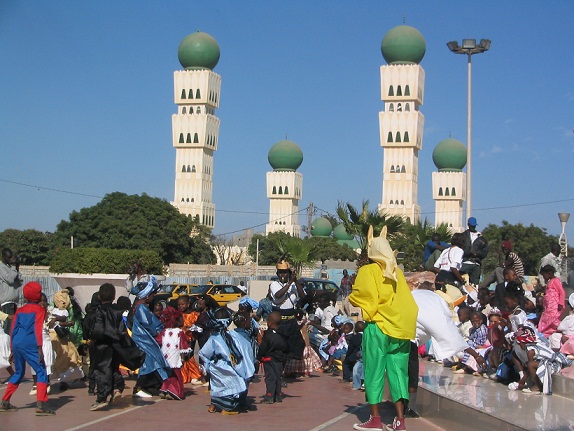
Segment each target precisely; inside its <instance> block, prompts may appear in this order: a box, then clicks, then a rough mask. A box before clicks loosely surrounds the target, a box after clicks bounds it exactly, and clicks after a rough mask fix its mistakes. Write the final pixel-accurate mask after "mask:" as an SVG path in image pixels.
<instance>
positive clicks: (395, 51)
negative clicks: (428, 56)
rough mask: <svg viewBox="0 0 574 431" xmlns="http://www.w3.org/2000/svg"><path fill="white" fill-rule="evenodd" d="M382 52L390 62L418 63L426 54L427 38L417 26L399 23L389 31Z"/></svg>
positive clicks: (383, 42) (382, 44)
mask: <svg viewBox="0 0 574 431" xmlns="http://www.w3.org/2000/svg"><path fill="white" fill-rule="evenodd" d="M381 52H382V53H383V57H384V58H385V61H386V62H387V63H388V64H418V63H420V62H421V60H422V59H423V57H424V56H425V52H426V42H425V38H424V37H423V35H422V34H421V32H420V31H418V30H417V29H416V28H414V27H410V26H408V25H399V26H397V27H395V28H392V29H391V30H389V31H388V32H387V34H386V35H385V37H384V38H383V41H382V42H381Z"/></svg>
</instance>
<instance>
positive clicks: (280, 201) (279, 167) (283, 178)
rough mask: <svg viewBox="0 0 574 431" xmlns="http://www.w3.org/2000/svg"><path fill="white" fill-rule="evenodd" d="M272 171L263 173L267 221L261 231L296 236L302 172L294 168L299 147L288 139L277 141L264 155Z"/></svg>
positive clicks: (300, 158)
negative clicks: (265, 174)
mask: <svg viewBox="0 0 574 431" xmlns="http://www.w3.org/2000/svg"><path fill="white" fill-rule="evenodd" d="M267 159H268V160H269V164H270V165H271V167H272V168H273V172H267V197H268V198H269V223H268V224H267V226H266V227H265V234H266V235H268V234H269V233H271V232H278V231H282V232H285V233H288V234H290V235H291V236H296V237H300V236H301V227H300V226H299V221H298V220H299V218H298V212H299V201H300V200H301V197H302V196H303V175H302V174H300V173H299V172H296V170H297V169H298V168H299V166H301V163H303V152H302V151H301V148H299V146H298V145H297V144H296V143H295V142H292V141H288V140H284V141H279V142H277V143H276V144H275V145H273V146H272V147H271V149H270V150H269V154H268V155H267Z"/></svg>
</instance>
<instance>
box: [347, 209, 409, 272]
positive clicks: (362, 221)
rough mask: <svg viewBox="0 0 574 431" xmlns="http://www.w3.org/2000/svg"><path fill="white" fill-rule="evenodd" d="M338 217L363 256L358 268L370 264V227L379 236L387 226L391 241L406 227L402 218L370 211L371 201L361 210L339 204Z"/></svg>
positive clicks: (360, 258) (360, 257)
mask: <svg viewBox="0 0 574 431" xmlns="http://www.w3.org/2000/svg"><path fill="white" fill-rule="evenodd" d="M337 216H338V217H339V219H340V220H341V223H343V225H344V226H345V230H346V231H347V232H348V233H349V234H351V235H353V236H354V237H355V238H356V239H357V242H358V243H359V247H360V248H361V255H360V256H359V262H358V266H359V267H360V266H362V265H364V264H365V263H367V262H368V258H367V234H368V232H369V226H373V230H374V235H375V236H376V235H379V234H380V232H381V229H382V228H383V227H384V226H387V238H389V240H391V239H392V238H393V237H394V236H395V235H396V234H397V233H398V232H400V230H401V228H402V227H403V225H404V223H405V222H404V220H403V218H402V217H400V216H392V215H388V214H385V213H380V212H379V211H378V210H369V201H368V200H366V201H363V202H362V204H361V208H360V209H358V208H355V207H354V206H353V205H351V204H350V203H348V202H347V203H343V202H339V203H338V206H337Z"/></svg>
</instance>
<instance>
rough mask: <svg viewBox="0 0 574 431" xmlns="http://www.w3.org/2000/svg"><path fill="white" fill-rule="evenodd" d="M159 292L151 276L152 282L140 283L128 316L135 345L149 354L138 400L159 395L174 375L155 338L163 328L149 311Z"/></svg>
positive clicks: (141, 371)
mask: <svg viewBox="0 0 574 431" xmlns="http://www.w3.org/2000/svg"><path fill="white" fill-rule="evenodd" d="M158 290H159V285H158V284H157V279H156V277H155V276H154V275H152V276H150V279H149V281H147V282H145V281H142V282H139V283H137V284H136V285H135V286H134V287H133V288H132V290H131V291H130V293H131V294H132V295H135V296H136V297H137V299H136V301H135V303H134V306H133V309H132V311H131V312H130V315H129V316H128V326H129V328H130V329H131V331H132V338H133V340H134V341H135V343H136V345H137V346H138V347H139V349H140V350H142V351H144V352H145V354H146V355H145V361H144V363H143V365H142V366H141V367H140V369H139V373H138V380H137V381H136V384H135V386H134V389H133V395H134V396H136V397H143V398H149V397H151V396H153V395H159V392H160V388H161V386H162V383H163V382H164V381H165V380H167V379H168V377H170V374H171V368H170V366H169V364H168V363H167V361H166V360H165V358H164V356H163V353H162V352H161V349H160V347H159V345H158V343H157V341H156V340H155V338H154V337H155V336H157V335H158V334H159V333H160V332H161V331H162V329H163V325H162V324H161V322H160V321H159V319H158V318H157V317H156V316H155V315H154V314H153V313H152V312H151V310H150V309H149V304H151V303H152V302H153V298H154V296H155V294H156V292H157V291H158Z"/></svg>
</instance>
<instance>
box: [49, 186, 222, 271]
mask: <svg viewBox="0 0 574 431" xmlns="http://www.w3.org/2000/svg"><path fill="white" fill-rule="evenodd" d="M72 236H73V237H74V239H76V240H77V241H78V247H88V248H89V247H92V248H109V249H116V250H117V249H128V250H142V249H143V250H151V251H155V252H157V253H158V254H159V255H160V256H161V258H162V260H163V262H164V263H165V264H170V263H174V262H191V263H211V262H214V261H215V256H214V255H213V253H212V251H211V248H210V247H209V244H208V237H209V230H208V229H207V228H206V227H205V226H202V225H200V224H199V222H198V221H197V220H196V219H192V218H191V217H187V216H185V215H183V214H181V213H180V212H179V211H178V210H177V209H176V208H175V207H174V206H173V205H171V204H170V203H169V202H167V201H166V200H164V199H159V198H154V197H151V196H148V195H146V194H145V193H144V194H142V195H141V196H140V195H127V194H125V193H120V192H115V193H110V194H108V195H106V196H104V198H103V199H102V200H101V201H100V202H99V203H98V204H96V205H94V206H92V207H89V208H82V209H81V210H80V211H73V212H72V213H71V214H70V217H69V221H64V220H62V221H61V222H60V223H59V224H58V227H57V230H56V232H55V233H54V245H55V246H58V247H67V246H68V245H69V242H70V237H72Z"/></svg>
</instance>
